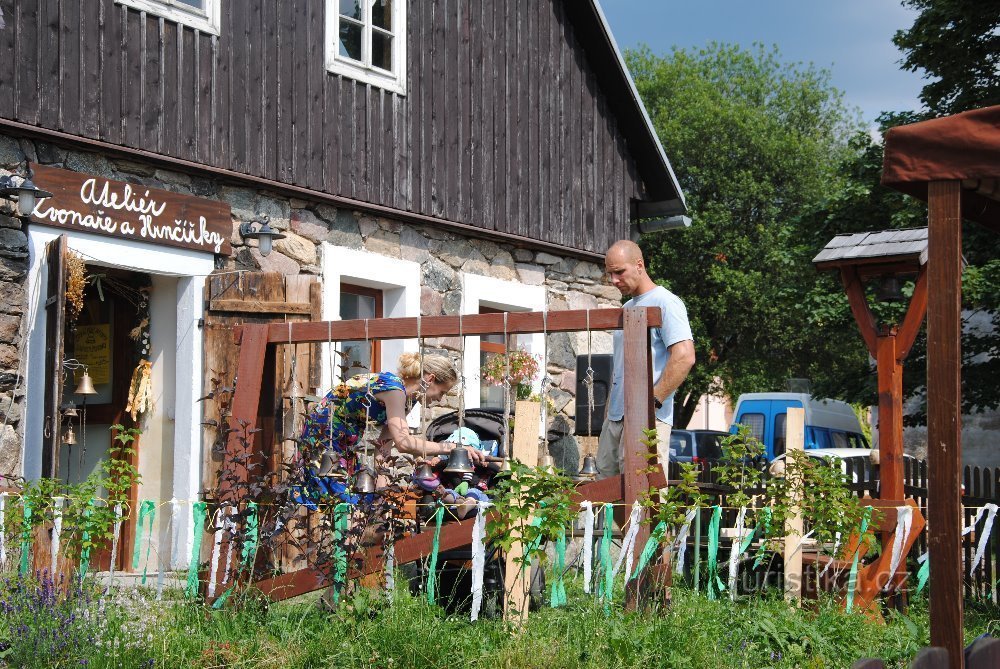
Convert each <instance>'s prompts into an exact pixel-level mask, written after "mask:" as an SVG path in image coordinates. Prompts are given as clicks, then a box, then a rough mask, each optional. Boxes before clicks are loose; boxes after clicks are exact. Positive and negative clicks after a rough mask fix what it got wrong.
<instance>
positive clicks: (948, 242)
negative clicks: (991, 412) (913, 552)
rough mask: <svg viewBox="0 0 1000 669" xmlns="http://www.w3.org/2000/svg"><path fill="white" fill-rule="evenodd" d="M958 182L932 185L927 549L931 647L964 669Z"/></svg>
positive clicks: (954, 666) (929, 189)
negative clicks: (940, 650)
mask: <svg viewBox="0 0 1000 669" xmlns="http://www.w3.org/2000/svg"><path fill="white" fill-rule="evenodd" d="M960 195H961V191H960V184H959V182H958V181H931V182H929V183H928V184H927V206H928V212H927V214H928V215H927V220H928V228H929V229H928V259H927V265H928V270H927V272H928V277H927V284H928V295H927V471H928V482H927V488H928V490H927V525H928V527H929V530H928V536H927V544H928V551H929V557H930V561H931V564H930V570H931V577H930V624H931V644H932V645H934V646H941V647H943V648H946V649H947V650H948V656H949V658H950V660H951V667H952V669H962V666H963V655H962V645H963V635H962V537H961V528H962V498H961V464H962V447H961V434H962V425H961V416H962V383H961V365H962V357H961V334H962V333H961V311H962V214H961V199H960Z"/></svg>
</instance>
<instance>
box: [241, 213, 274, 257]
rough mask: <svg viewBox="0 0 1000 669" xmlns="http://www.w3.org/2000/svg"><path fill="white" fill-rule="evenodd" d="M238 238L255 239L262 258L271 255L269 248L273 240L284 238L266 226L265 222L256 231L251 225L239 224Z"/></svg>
mask: <svg viewBox="0 0 1000 669" xmlns="http://www.w3.org/2000/svg"><path fill="white" fill-rule="evenodd" d="M240 236H241V237H242V238H243V239H256V240H257V245H258V248H259V249H260V254H261V255H262V256H267V255H269V254H270V253H271V246H272V243H273V241H274V240H275V239H284V238H285V235H283V234H281V233H280V232H278V231H277V230H275V229H274V228H272V227H271V226H270V225H268V224H267V221H264V222H263V223H261V224H260V227H258V228H257V229H256V230H254V228H253V223H241V224H240Z"/></svg>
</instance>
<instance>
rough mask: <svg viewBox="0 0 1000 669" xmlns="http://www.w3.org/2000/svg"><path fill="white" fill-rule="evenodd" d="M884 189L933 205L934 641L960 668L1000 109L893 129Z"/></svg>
mask: <svg viewBox="0 0 1000 669" xmlns="http://www.w3.org/2000/svg"><path fill="white" fill-rule="evenodd" d="M882 183H883V184H884V185H886V186H889V187H891V188H895V189H897V190H900V191H902V192H904V193H907V194H909V195H912V196H914V197H917V198H920V199H922V200H926V201H927V206H928V213H927V223H928V259H927V292H928V295H927V470H928V485H927V487H928V496H927V507H928V508H927V515H928V536H927V543H928V550H929V553H930V556H929V557H930V570H931V577H930V625H931V644H932V645H934V646H943V647H944V648H946V649H947V650H948V655H949V658H950V666H951V667H952V669H960V668H961V667H962V666H963V653H962V650H963V619H962V618H963V607H962V536H961V532H962V522H963V517H962V496H961V466H962V442H961V436H962V421H961V417H962V384H961V366H962V357H961V334H962V325H961V312H962V220H963V218H964V219H966V220H970V221H975V222H977V223H980V224H982V225H984V226H986V227H987V228H989V229H991V230H993V231H995V232H1000V106H995V107H987V108H985V109H977V110H974V111H969V112H964V113H962V114H956V115H954V116H948V117H944V118H939V119H933V120H930V121H923V122H921V123H914V124H912V125H906V126H900V127H898V128H893V129H891V130H889V132H888V133H886V136H885V158H884V163H883V169H882Z"/></svg>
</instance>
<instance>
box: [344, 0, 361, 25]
mask: <svg viewBox="0 0 1000 669" xmlns="http://www.w3.org/2000/svg"><path fill="white" fill-rule="evenodd" d="M340 15H341V16H349V17H351V18H352V19H354V20H355V21H361V20H362V19H361V3H360V2H358V0H340Z"/></svg>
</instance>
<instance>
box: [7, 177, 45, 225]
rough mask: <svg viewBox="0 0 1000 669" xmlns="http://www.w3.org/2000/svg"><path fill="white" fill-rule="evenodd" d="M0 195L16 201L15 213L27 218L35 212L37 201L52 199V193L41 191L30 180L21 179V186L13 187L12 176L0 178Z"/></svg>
mask: <svg viewBox="0 0 1000 669" xmlns="http://www.w3.org/2000/svg"><path fill="white" fill-rule="evenodd" d="M0 195H2V196H4V197H6V198H7V199H9V200H15V199H16V200H17V211H18V213H19V214H21V216H29V215H30V214H31V212H32V211H34V210H35V204H36V203H37V202H38V200H44V199H45V198H47V197H52V193H50V192H48V191H46V190H42V189H41V188H39V187H38V186H36V185H35V184H34V183H32V181H31V179H22V180H21V184H20V185H18V186H15V185H14V177H13V176H4V177H0Z"/></svg>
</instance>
